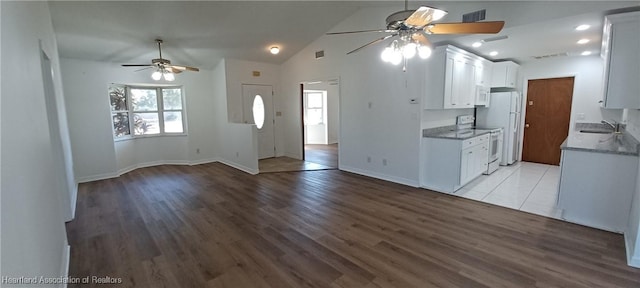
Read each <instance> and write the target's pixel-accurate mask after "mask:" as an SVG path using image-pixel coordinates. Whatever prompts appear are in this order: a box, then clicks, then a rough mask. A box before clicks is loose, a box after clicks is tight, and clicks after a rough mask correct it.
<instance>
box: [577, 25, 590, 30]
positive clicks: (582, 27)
mask: <svg viewBox="0 0 640 288" xmlns="http://www.w3.org/2000/svg"><path fill="white" fill-rule="evenodd" d="M589 27H591V26H590V25H587V24H582V25H580V26H578V27H576V30H578V31H584V30H587V29H589Z"/></svg>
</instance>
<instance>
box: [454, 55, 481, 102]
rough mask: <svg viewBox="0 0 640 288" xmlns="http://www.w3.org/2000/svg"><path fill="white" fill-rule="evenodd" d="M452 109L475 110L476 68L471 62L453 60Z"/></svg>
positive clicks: (460, 59)
mask: <svg viewBox="0 0 640 288" xmlns="http://www.w3.org/2000/svg"><path fill="white" fill-rule="evenodd" d="M452 75H453V79H452V85H453V87H452V88H451V106H452V107H451V108H473V106H474V102H475V68H474V67H473V64H472V63H471V61H470V60H468V59H465V58H462V57H456V58H454V59H453V74H452Z"/></svg>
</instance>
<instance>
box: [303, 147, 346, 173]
mask: <svg viewBox="0 0 640 288" xmlns="http://www.w3.org/2000/svg"><path fill="white" fill-rule="evenodd" d="M304 160H305V161H307V162H311V163H317V164H320V165H324V166H327V167H331V168H338V144H329V145H322V144H305V145H304Z"/></svg>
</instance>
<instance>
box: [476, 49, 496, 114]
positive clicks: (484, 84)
mask: <svg viewBox="0 0 640 288" xmlns="http://www.w3.org/2000/svg"><path fill="white" fill-rule="evenodd" d="M474 66H475V69H476V88H475V89H476V91H475V92H476V101H475V102H476V106H489V97H490V95H491V72H492V69H493V62H491V61H489V60H486V59H484V58H479V59H476V60H475V61H474Z"/></svg>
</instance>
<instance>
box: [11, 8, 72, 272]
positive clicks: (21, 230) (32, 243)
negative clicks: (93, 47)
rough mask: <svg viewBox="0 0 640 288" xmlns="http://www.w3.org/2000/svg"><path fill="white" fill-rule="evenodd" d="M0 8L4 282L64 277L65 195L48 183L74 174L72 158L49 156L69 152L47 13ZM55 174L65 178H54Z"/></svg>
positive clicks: (51, 33) (65, 240)
mask: <svg viewBox="0 0 640 288" xmlns="http://www.w3.org/2000/svg"><path fill="white" fill-rule="evenodd" d="M0 7H1V8H0V11H1V12H0V13H1V17H0V19H1V20H0V21H1V25H0V26H1V27H2V28H1V29H2V31H1V35H2V41H1V46H2V48H1V51H2V54H1V56H0V57H1V58H2V67H1V69H2V73H1V74H2V76H3V77H2V85H1V90H2V91H1V92H2V93H1V94H2V104H3V105H2V107H1V108H2V113H1V121H0V122H1V125H2V129H1V131H2V138H1V142H2V144H1V158H2V163H1V169H2V175H1V180H0V182H1V196H0V199H1V200H2V202H1V209H0V210H1V217H0V218H1V222H2V224H1V225H0V227H1V232H0V234H1V235H2V243H1V248H0V251H2V257H1V258H2V260H1V266H2V276H3V277H5V276H6V277H21V276H24V277H36V276H38V277H39V276H44V277H60V276H65V275H66V272H67V270H66V269H67V267H68V257H69V254H68V252H69V250H68V244H67V237H66V232H65V226H64V221H65V220H66V217H67V216H68V215H67V211H65V210H67V209H66V208H64V207H63V206H62V205H60V204H59V203H60V202H63V201H61V199H64V198H68V197H69V196H70V195H69V191H61V190H63V188H60V187H61V186H58V185H55V184H54V183H61V182H63V183H64V182H65V181H67V180H68V179H73V173H72V172H70V171H72V167H71V165H70V163H68V162H67V161H69V160H70V158H71V155H65V157H64V160H63V162H64V163H59V162H58V161H57V160H56V159H55V158H54V157H53V154H54V153H66V152H68V140H65V136H66V135H65V133H66V131H68V129H67V124H66V121H65V120H64V117H63V115H64V110H63V109H60V108H61V107H64V102H63V98H62V83H61V80H60V77H59V75H60V73H59V71H60V69H59V59H58V51H57V45H56V40H55V37H54V32H53V27H52V24H51V17H50V13H49V6H48V4H47V2H19V1H18V2H7V1H2V2H1V3H0ZM39 41H41V42H42V48H43V50H44V51H45V53H47V55H48V57H49V58H50V60H51V67H52V70H53V86H54V90H55V97H56V102H57V106H58V107H57V108H58V111H57V113H58V114H59V119H58V120H60V121H59V123H58V124H59V126H60V134H61V135H60V137H61V138H62V139H61V141H62V149H63V151H53V150H52V148H53V147H56V146H55V145H53V143H52V137H51V135H50V133H49V122H48V121H49V120H48V114H47V108H46V103H45V95H46V94H45V91H44V80H43V78H42V76H43V72H42V66H41V57H40V55H41V50H40V46H39ZM16 67H18V68H16ZM61 110H62V111H61ZM65 145H66V146H67V147H65ZM59 169H63V170H64V173H60V174H58V173H54V172H55V170H59ZM60 175H63V176H60ZM57 176H58V177H60V178H58V177H57ZM67 184H69V183H67ZM72 187H75V185H73V186H72ZM65 201H69V200H65Z"/></svg>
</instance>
